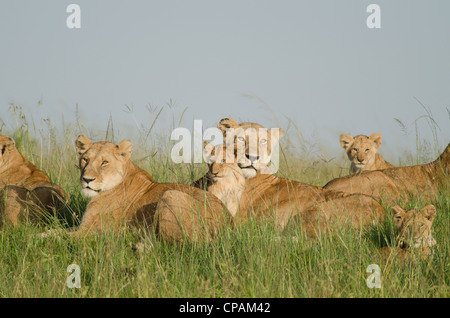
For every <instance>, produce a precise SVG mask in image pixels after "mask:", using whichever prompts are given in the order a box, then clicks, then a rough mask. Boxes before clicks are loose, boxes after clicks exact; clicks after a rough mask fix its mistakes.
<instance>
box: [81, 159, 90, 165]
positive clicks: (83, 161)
mask: <svg viewBox="0 0 450 318" xmlns="http://www.w3.org/2000/svg"><path fill="white" fill-rule="evenodd" d="M81 162H82V163H84V164H87V163H88V162H89V159H87V158H81Z"/></svg>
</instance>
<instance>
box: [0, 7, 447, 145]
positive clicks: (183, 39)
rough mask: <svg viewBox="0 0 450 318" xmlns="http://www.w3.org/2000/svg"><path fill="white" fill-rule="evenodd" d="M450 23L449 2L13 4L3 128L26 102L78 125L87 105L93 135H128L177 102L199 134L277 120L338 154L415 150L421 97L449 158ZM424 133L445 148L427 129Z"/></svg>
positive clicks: (0, 111) (5, 46) (2, 67)
mask: <svg viewBox="0 0 450 318" xmlns="http://www.w3.org/2000/svg"><path fill="white" fill-rule="evenodd" d="M70 3H77V4H79V5H80V7H81V29H79V30H74V29H73V30H71V29H68V28H67V27H66V18H67V16H68V15H69V14H68V13H66V7H67V6H68V5H69V4H70ZM371 3H376V4H378V5H380V7H381V29H376V30H375V29H368V28H367V26H366V18H367V16H368V15H369V13H367V12H366V7H367V6H368V5H369V4H371ZM449 15H450V1H447V0H442V1H437V0H432V1H430V0H428V1H413V0H403V1H402V0H396V1H375V0H372V1H363V0H351V1H350V0H347V1H336V0H329V1H319V0H316V1H300V0H293V1H286V0H281V1H274V0H270V1H269V0H258V1H256V0H239V1H237V0H227V1H225V0H222V1H212V0H201V1H200V0H184V1H174V0H164V1H162V0H160V1H137V0H132V1H112V0H108V1H105V0H103V1H102V0H96V1H81V0H71V1H62V0H58V1H56V0H54V1H48V0H40V1H21V0H15V1H12V0H9V1H6V0H3V1H2V2H1V3H0V43H1V49H0V117H1V118H2V119H3V120H4V121H6V122H7V121H8V118H9V117H8V116H7V113H8V111H7V109H8V104H9V103H10V102H14V103H16V104H19V105H21V106H22V107H23V108H24V109H26V110H30V111H32V112H33V113H34V114H35V116H36V118H42V117H50V118H51V119H52V120H53V121H54V122H57V121H59V120H61V118H62V115H64V119H65V120H66V121H71V120H73V116H74V114H75V105H76V104H78V105H79V108H80V110H81V113H82V115H83V117H82V118H83V120H85V121H86V124H88V125H92V124H93V119H95V120H96V121H97V122H99V123H100V127H99V128H100V129H105V128H106V125H107V122H108V118H109V115H110V114H111V115H112V117H113V120H114V123H115V127H116V128H121V130H122V137H126V136H125V135H126V134H127V132H128V131H132V129H136V125H135V121H136V122H138V123H139V124H143V125H147V124H148V125H150V124H151V122H152V120H153V118H152V115H151V114H150V113H149V112H148V110H147V109H146V105H148V104H151V105H153V106H154V107H156V108H159V107H161V106H163V105H164V104H165V103H167V102H169V100H170V99H172V100H173V101H175V102H176V105H177V107H176V108H175V111H177V112H180V113H181V111H182V110H183V109H184V108H185V107H188V110H187V111H186V113H185V116H184V118H185V120H184V122H183V125H184V126H186V127H188V128H190V127H191V126H192V120H193V119H202V120H203V121H204V123H205V125H207V126H214V125H215V124H216V123H217V121H218V120H219V119H220V118H223V117H233V118H235V119H237V120H242V121H247V120H251V121H256V122H259V123H261V124H263V125H266V126H272V127H274V126H277V123H278V122H277V120H276V119H275V118H274V117H275V116H274V114H275V115H276V117H277V118H278V120H279V121H280V125H281V128H285V129H286V128H287V127H288V125H287V122H288V119H290V120H292V122H294V123H295V125H296V126H297V128H298V130H299V131H300V132H301V133H302V134H304V135H305V137H306V138H307V139H308V138H315V137H314V136H316V135H315V133H314V131H315V130H316V131H320V133H319V137H320V139H321V140H322V141H323V142H327V143H329V144H330V145H332V146H333V147H335V148H336V151H338V150H339V144H338V135H339V134H341V133H348V134H352V135H357V134H371V133H373V132H380V133H382V134H383V136H384V140H383V146H382V148H383V150H384V151H385V152H393V150H394V148H395V147H396V146H398V145H403V146H405V145H406V146H405V147H413V146H414V141H415V131H414V124H413V123H414V120H416V119H417V118H419V117H420V116H421V115H423V114H425V111H424V109H423V108H422V107H421V106H420V105H419V103H418V102H417V101H416V99H415V98H417V99H419V100H420V101H421V102H422V103H423V104H424V105H426V106H427V107H429V109H430V110H431V111H432V113H433V117H434V119H435V120H436V122H437V124H438V125H439V127H440V130H438V135H439V136H438V141H439V144H440V146H441V147H443V146H445V145H446V144H447V143H448V142H449V141H450V118H449V113H448V111H447V109H450V19H449ZM246 95H253V96H257V97H259V98H260V99H262V100H264V102H266V103H267V104H268V105H269V106H270V108H271V109H272V110H273V112H274V113H271V112H270V111H268V110H266V109H265V108H264V107H263V106H262V104H261V103H260V102H259V101H257V100H256V99H252V98H249V97H246ZM41 99H42V101H43V103H42V105H41V106H39V107H38V106H37V104H38V101H39V100H41ZM125 105H133V107H134V118H133V116H132V115H130V114H128V113H126V112H124V110H125V109H126V108H125ZM88 113H91V114H92V115H91V116H87V114H88ZM168 118H169V112H166V114H165V115H164V116H162V117H161V119H160V121H159V126H160V129H164V128H165V127H167V126H165V125H166V123H165V121H167V120H168ZM394 118H398V119H400V120H401V121H403V122H404V123H405V124H407V125H408V127H409V135H406V136H405V135H404V132H403V131H402V130H401V129H400V126H399V125H398V124H397V122H396V121H395V120H394ZM7 124H8V122H7ZM291 129H292V128H291ZM419 132H420V134H421V136H422V137H424V138H428V139H430V140H431V139H432V134H431V130H430V129H429V127H428V125H427V122H426V121H425V120H423V119H422V120H419ZM130 134H131V132H130Z"/></svg>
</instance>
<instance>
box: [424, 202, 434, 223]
mask: <svg viewBox="0 0 450 318" xmlns="http://www.w3.org/2000/svg"><path fill="white" fill-rule="evenodd" d="M420 212H421V213H422V215H423V216H424V217H425V218H426V219H427V220H428V221H433V220H434V217H435V216H436V208H435V207H434V205H432V204H430V205H427V206H426V207H424V208H423V209H422V211H420Z"/></svg>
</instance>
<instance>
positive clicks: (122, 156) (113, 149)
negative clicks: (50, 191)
mask: <svg viewBox="0 0 450 318" xmlns="http://www.w3.org/2000/svg"><path fill="white" fill-rule="evenodd" d="M75 145H76V147H77V150H78V155H79V167H80V170H81V176H80V184H81V187H82V188H83V189H82V191H81V192H82V194H83V195H84V196H86V197H95V196H97V195H98V194H99V193H100V192H102V191H108V190H111V189H113V188H114V187H116V186H117V185H119V184H120V183H122V181H123V178H124V175H125V173H126V168H127V163H128V161H129V159H130V157H131V153H132V151H133V144H132V143H131V142H130V141H128V140H126V139H125V140H123V141H122V142H121V143H120V144H119V145H115V144H113V143H111V142H106V141H100V142H96V143H92V142H91V141H90V140H89V138H88V137H86V136H85V135H81V136H79V137H78V138H77V140H76V141H75Z"/></svg>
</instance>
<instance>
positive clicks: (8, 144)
mask: <svg viewBox="0 0 450 318" xmlns="http://www.w3.org/2000/svg"><path fill="white" fill-rule="evenodd" d="M15 147H16V142H15V141H14V139H12V138H11V137H6V141H5V142H4V143H3V144H2V145H1V154H2V155H3V154H4V153H5V151H6V150H8V151H11V150H13V149H14V148H15Z"/></svg>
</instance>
